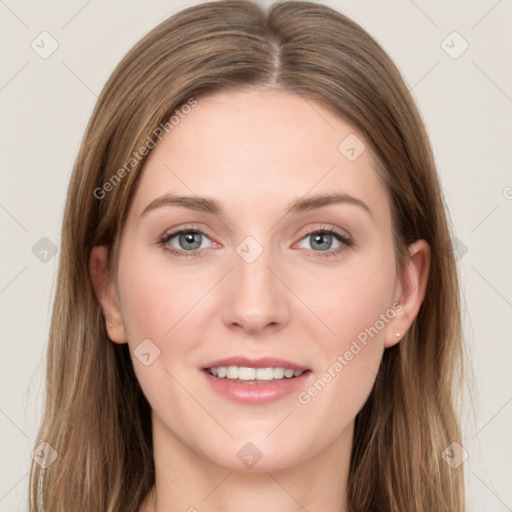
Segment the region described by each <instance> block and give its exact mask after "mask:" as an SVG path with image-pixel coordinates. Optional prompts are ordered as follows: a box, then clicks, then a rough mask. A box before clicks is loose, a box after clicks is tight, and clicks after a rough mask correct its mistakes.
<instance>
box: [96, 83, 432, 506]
mask: <svg viewBox="0 0 512 512" xmlns="http://www.w3.org/2000/svg"><path fill="white" fill-rule="evenodd" d="M313 107H314V108H313ZM349 134H355V135H356V136H357V137H358V138H359V139H360V140H362V141H364V138H363V136H362V135H361V134H360V133H359V132H358V131H357V130H356V129H354V128H353V127H352V126H350V125H348V124H346V123H345V122H343V121H342V120H341V119H339V118H337V117H334V116H333V115H332V114H330V113H329V112H328V111H326V110H324V109H323V108H322V107H320V106H319V105H318V104H315V103H313V102H311V101H305V99H303V98H301V97H300V96H295V95H291V94H288V93H283V92H276V91H265V92H262V91H259V92H256V91H253V90H250V91H243V92H242V91H237V92H232V91H231V92H222V93H216V94H214V95H211V96H209V97H206V98H200V99H198V105H197V106H196V107H195V108H194V109H193V110H192V111H191V113H190V114H188V115H187V116H186V117H185V118H184V119H183V120H181V121H180V124H179V125H177V126H176V127H175V128H174V129H173V130H172V131H171V132H170V133H169V134H168V135H166V136H165V137H164V138H163V139H162V141H161V142H159V143H158V144H157V146H156V148H155V149H154V150H152V152H151V153H150V155H149V157H148V160H147V161H146V163H145V166H144V169H143V173H142V176H141V178H140V179H141V181H140V183H139V187H138V189H137V192H136V194H135V197H134V200H133V203H132V204H131V206H130V211H129V215H128V218H127V222H126V225H125V228H124V230H123V233H122V238H121V245H120V252H119V261H118V267H117V270H118V274H117V279H115V278H114V276H110V275H109V274H108V272H107V270H106V256H107V249H106V247H103V246H101V247H95V248H94V249H93V251H92V253H91V258H90V266H91V275H92V277H93V281H94V286H95V289H96V293H97V295H98V297H99V299H100V301H101V304H102V308H103V311H104V314H105V318H106V323H107V331H108V335H109V337H110V339H111V340H112V341H113V342H114V343H128V344H129V347H130V352H131V354H132V361H133V365H134V369H135V372H136V375H137V379H138V380H139V382H140V384H141V387H142V390H143V392H144V394H145V396H146V398H147V399H148V401H149V403H150V405H151V408H152V425H153V442H154V454H155V468H156V486H155V490H156V493H154V494H152V495H151V496H150V497H149V499H148V500H146V502H145V503H144V506H143V507H142V508H141V512H142V511H147V512H149V511H153V510H156V511H158V512H163V511H166V512H169V511H171V512H174V511H187V510H189V511H193V510H197V511H198V512H202V511H206V510H209V511H216V512H221V511H222V512H235V511H237V512H238V511H239V510H244V511H246V512H260V511H261V510H265V511H266V512H292V511H294V512H295V511H298V510H304V509H305V510H309V511H313V510H323V511H325V512H346V511H347V503H346V484H347V478H348V469H349V460H350V453H351V444H352V439H353V427H354V419H355V416H356V415H357V413H358V411H359V410H360V409H361V407H362V406H363V404H364V403H365V401H366V399H367V398H368V395H369V393H370V391H371V389H372V386H373V384H374V381H375V377H376V374H377V372H378V368H379V364H380V361H381V358H382V354H383V352H384V350H385V349H386V348H389V347H391V346H393V345H394V344H396V343H398V342H400V340H401V339H402V337H403V335H404V333H406V331H407V329H408V328H409V327H410V325H411V323H412V322H413V320H414V318H415V316H416V315H417V313H418V310H419V307H420V305H421V302H422V300H423V298H424V294H425V287H426V281H427V276H428V268H429V262H430V251H429V246H428V244H427V243H426V242H425V241H423V240H419V241H417V242H415V243H414V244H412V245H411V246H410V247H409V253H410V256H411V257H410V258H409V260H408V261H407V263H406V267H405V269H404V271H403V272H402V273H401V274H400V275H399V274H397V272H396V269H395V254H394V250H393V245H392V238H391V214H390V204H389V199H388V195H387V192H386V188H385V185H384V183H383V182H382V179H381V177H380V176H379V174H378V173H377V172H376V171H375V169H374V165H375V163H374V160H373V158H372V155H371V152H370V149H369V145H368V144H366V150H365V151H363V152H362V154H360V156H359V157H358V158H356V159H355V160H354V161H349V159H347V158H346V156H345V155H344V154H342V153H341V152H340V150H339V149H338V146H339V144H340V142H341V141H343V140H344V139H345V137H347V136H348V135H349ZM329 170H330V171H329ZM328 171H329V172H328ZM118 186H122V184H120V185H118ZM168 193H173V194H177V195H186V196H193V197H207V198H209V199H214V200H216V201H219V202H220V203H221V204H222V210H221V211H220V212H217V214H213V213H210V212H207V211H197V210H192V209H188V208H185V207H183V206H178V205H165V206H160V207H157V208H153V209H150V210H149V211H147V212H146V213H145V214H144V215H141V214H142V212H143V211H144V209H145V208H146V207H147V206H148V205H149V204H150V203H151V202H152V201H153V200H154V199H156V198H158V197H161V196H163V195H165V194H168ZM332 193H339V194H348V195H350V196H352V197H354V198H357V199H358V200H360V201H361V202H364V204H365V205H366V206H367V207H368V209H369V210H370V212H369V211H367V209H366V208H365V207H363V206H361V204H355V203H354V202H352V203H350V202H343V203H338V204H328V205H324V206H321V207H319V208H315V209H310V210H304V211H298V212H291V213H288V214H286V211H287V209H288V207H289V205H290V204H291V203H292V202H294V201H296V200H298V199H308V198H311V197H313V196H316V195H322V194H332ZM181 227H187V228H189V229H192V228H193V229H194V230H196V231H200V232H201V233H202V235H197V233H196V235H195V239H194V235H193V234H192V238H191V239H190V238H186V237H184V236H182V237H180V236H179V235H176V236H174V237H173V238H172V239H170V240H169V241H167V242H166V246H167V247H169V248H171V249H174V250H177V251H179V252H181V253H187V254H189V253H195V255H196V256H197V257H190V258H182V257H178V256H175V255H173V254H170V253H168V252H165V251H164V250H163V249H162V247H161V246H159V245H158V243H157V242H158V241H159V240H160V239H161V238H162V237H163V236H164V235H166V234H169V233H172V232H173V231H175V229H177V228H181ZM330 228H335V229H336V230H337V231H339V232H340V233H341V234H343V235H344V236H346V237H348V238H349V239H350V240H352V241H353V244H352V245H345V243H344V242H340V241H338V240H337V238H336V237H335V236H334V235H332V236H329V235H328V234H327V235H324V239H323V241H322V239H321V237H320V240H318V237H319V234H318V232H319V231H320V235H321V234H322V233H324V232H323V231H322V230H325V229H330ZM315 233H316V235H315ZM248 236H251V237H253V239H255V240H256V241H257V243H258V244H259V247H261V248H262V249H263V252H262V253H261V254H260V255H259V256H258V257H257V258H256V259H255V260H254V261H252V262H250V263H248V262H247V260H246V259H244V258H243V257H241V256H240V255H239V253H238V252H237V248H238V247H239V245H240V243H241V242H242V241H244V239H245V238H246V237H248ZM187 242H188V243H187ZM194 242H200V245H199V243H197V244H195V245H193V244H194ZM191 245H193V247H194V248H191V247H190V246H191ZM195 247H200V248H199V249H198V248H195ZM248 247H250V248H249V252H252V254H254V251H256V250H257V246H256V245H251V246H245V249H246V250H247V248H248ZM323 248H326V249H328V251H326V250H322V249H323ZM333 251H336V253H335V254H333V253H332V252H333ZM322 253H327V255H326V256H322ZM240 254H243V253H240ZM396 303H399V304H400V307H398V308H397V307H393V304H395V305H396ZM390 311H392V314H391V313H389V312H390ZM386 312H388V316H386V317H385V318H386V321H385V322H379V323H377V321H378V320H379V318H381V319H382V318H384V316H383V314H385V313H386ZM381 315H382V316H381ZM110 324H111V325H112V327H110V326H109V325H110ZM371 326H377V330H378V333H377V334H374V335H373V336H372V337H368V343H367V344H366V345H364V346H363V345H362V344H361V343H359V345H361V347H362V349H361V350H360V351H358V352H357V353H356V355H353V358H350V360H347V359H348V357H345V359H344V361H345V362H346V364H344V365H343V369H342V370H341V371H339V366H338V370H334V371H333V364H334V363H335V362H336V361H337V360H338V361H339V359H337V358H338V356H340V355H341V356H343V354H345V353H346V352H347V351H350V350H351V346H353V342H354V340H357V339H358V338H357V336H358V335H360V337H361V333H362V332H365V329H368V328H370V327H371ZM396 333H400V336H396ZM145 339H149V340H151V343H152V345H150V346H151V347H158V349H159V350H160V355H159V356H158V357H157V358H156V359H154V361H153V362H151V364H149V365H147V366H146V365H145V364H143V363H141V361H140V360H139V358H138V357H135V356H134V350H135V349H136V348H137V347H138V345H139V344H140V343H141V342H142V340H145ZM359 339H361V338H359ZM152 350H154V349H152ZM353 353H355V351H354V352H353ZM239 355H242V356H245V357H250V358H257V357H263V356H269V357H275V358H281V359H286V360H287V361H292V362H294V363H296V364H298V365H302V366H304V367H307V368H308V369H309V371H308V372H306V373H305V374H304V375H303V376H302V377H301V378H302V384H301V385H300V388H299V389H298V390H297V391H295V392H293V393H291V394H288V395H286V396H283V397H281V398H279V399H277V400H275V401H272V402H270V403H263V404H252V403H251V404H249V403H239V402H236V401H233V400H232V399H230V398H228V397H226V396H224V395H221V394H219V393H218V392H217V391H216V390H215V389H213V388H212V386H211V385H209V383H208V380H209V379H213V378H215V377H211V376H206V375H205V370H204V369H203V368H204V365H205V364H206V363H208V362H211V361H214V360H218V359H223V358H227V357H231V356H239ZM329 368H331V379H329V382H328V383H327V384H326V385H325V386H324V387H323V388H322V389H321V391H319V392H317V393H316V394H315V393H314V390H313V391H312V392H311V393H309V394H308V395H307V396H309V397H310V400H309V401H308V402H307V403H305V401H304V400H303V401H302V402H300V401H299V400H298V395H299V393H298V392H300V391H302V392H306V393H308V390H310V389H311V387H312V386H313V385H314V383H315V382H317V381H318V379H320V378H321V377H322V375H323V374H324V373H325V372H326V371H327V370H328V369H329ZM253 385H254V386H258V385H259V384H257V383H254V384H253ZM302 396H304V394H303V395H302ZM247 443H252V445H254V446H255V447H257V450H258V451H259V453H260V454H261V458H260V459H259V460H258V461H257V462H256V463H255V464H254V465H253V466H251V467H248V466H247V464H246V463H244V461H243V460H242V459H241V458H239V456H237V453H238V452H239V450H240V449H241V448H243V447H244V446H246V445H247ZM252 445H251V446H252ZM251 449H253V448H251ZM134 462H135V461H134Z"/></svg>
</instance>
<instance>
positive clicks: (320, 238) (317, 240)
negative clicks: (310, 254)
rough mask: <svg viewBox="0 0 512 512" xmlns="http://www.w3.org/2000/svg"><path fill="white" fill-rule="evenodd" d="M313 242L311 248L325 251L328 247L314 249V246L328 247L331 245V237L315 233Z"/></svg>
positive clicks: (326, 234) (327, 234)
mask: <svg viewBox="0 0 512 512" xmlns="http://www.w3.org/2000/svg"><path fill="white" fill-rule="evenodd" d="M313 240H314V242H313V243H312V244H311V246H312V247H313V248H316V249H320V250H324V251H325V250H327V249H328V248H329V247H315V245H322V244H324V245H325V244H327V245H328V246H330V244H331V243H332V236H331V235H330V234H329V233H317V234H315V235H313Z"/></svg>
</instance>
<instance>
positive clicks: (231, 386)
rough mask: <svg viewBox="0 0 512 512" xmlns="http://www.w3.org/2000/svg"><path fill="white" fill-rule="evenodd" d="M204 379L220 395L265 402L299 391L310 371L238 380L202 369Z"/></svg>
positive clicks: (244, 401)
mask: <svg viewBox="0 0 512 512" xmlns="http://www.w3.org/2000/svg"><path fill="white" fill-rule="evenodd" d="M203 373H204V374H205V376H206V379H207V380H208V382H209V383H210V385H211V386H212V388H213V389H214V390H215V391H217V393H219V394H220V395H223V396H225V397H226V398H229V399H230V400H234V401H235V402H240V403H244V404H252V405H258V404H267V403H270V402H275V401H276V400H279V399H281V398H284V397H285V396H288V395H290V394H291V393H293V392H297V391H299V390H300V389H301V388H303V387H304V384H305V381H306V379H307V378H308V377H309V374H310V373H311V372H310V371H306V372H304V373H303V374H302V375H299V376H298V377H293V378H291V379H287V378H284V379H280V380H272V381H267V382H265V381H263V382H261V381H260V382H250V381H247V382H240V381H236V380H231V379H228V378H222V379H221V378H219V377H215V376H213V375H210V374H209V373H208V372H207V371H203Z"/></svg>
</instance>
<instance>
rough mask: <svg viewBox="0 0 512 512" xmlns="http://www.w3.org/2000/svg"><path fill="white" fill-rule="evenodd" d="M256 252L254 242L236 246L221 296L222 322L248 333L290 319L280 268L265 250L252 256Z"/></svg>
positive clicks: (280, 325)
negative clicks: (223, 300) (232, 263)
mask: <svg viewBox="0 0 512 512" xmlns="http://www.w3.org/2000/svg"><path fill="white" fill-rule="evenodd" d="M244 249H246V251H245V252H244ZM255 251H256V253H255ZM259 251H261V249H260V248H258V247H257V246H256V247H255V244H254V242H252V244H251V243H249V244H248V245H243V244H241V246H239V247H238V251H237V252H235V254H234V256H233V259H234V268H233V270H232V271H231V272H230V273H229V276H230V278H229V279H228V280H227V283H226V289H225V295H224V297H225V302H224V310H223V321H224V323H225V325H227V326H228V327H229V328H230V329H238V330H239V331H240V332H243V333H245V334H250V335H257V334H261V333H264V332H266V331H269V332H273V331H276V330H279V329H281V328H283V327H284V326H285V325H286V324H287V323H288V322H289V318H290V294H291V292H289V291H288V288H287V287H286V285H285V284H284V282H286V278H285V276H284V275H282V274H284V272H282V271H280V268H282V267H280V265H279V264H278V262H277V261H276V259H275V258H272V255H271V251H269V250H263V252H261V254H259V255H258V256H257V257H256V259H253V258H254V257H255V256H256V255H257V254H258V253H259ZM251 252H252V254H251Z"/></svg>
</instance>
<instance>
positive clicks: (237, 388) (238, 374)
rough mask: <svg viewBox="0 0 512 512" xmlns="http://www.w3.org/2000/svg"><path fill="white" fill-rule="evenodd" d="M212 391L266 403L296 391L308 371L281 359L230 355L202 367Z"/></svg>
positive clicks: (252, 401) (238, 399)
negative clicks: (227, 357)
mask: <svg viewBox="0 0 512 512" xmlns="http://www.w3.org/2000/svg"><path fill="white" fill-rule="evenodd" d="M203 370H204V374H205V375H206V377H207V380H208V382H209V383H210V385H211V386H212V387H213V389H214V390H215V391H217V392H218V393H219V394H221V395H223V396H224V397H227V398H229V399H231V400H234V401H237V402H242V403H247V404H253V405H257V404H265V403H269V402H272V401H275V400H278V399H280V398H283V397H284V396H286V395H289V394H290V393H292V392H293V391H296V390H298V389H299V388H300V387H301V386H302V385H303V384H304V380H305V379H306V378H307V377H308V376H309V374H310V373H311V370H310V369H308V368H306V367H304V366H301V365H298V364H295V363H292V362H290V361H285V360H283V359H275V358H260V359H248V358H245V357H232V358H229V359H223V360H218V361H212V362H210V363H208V364H207V365H205V367H204V368H203Z"/></svg>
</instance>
